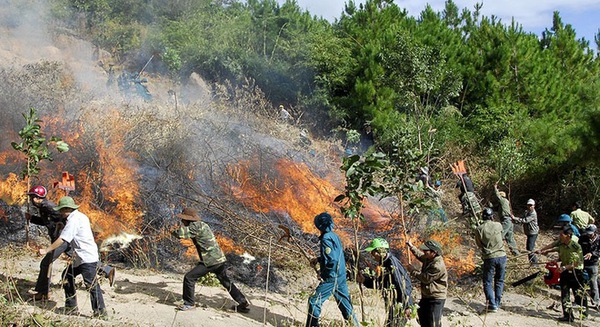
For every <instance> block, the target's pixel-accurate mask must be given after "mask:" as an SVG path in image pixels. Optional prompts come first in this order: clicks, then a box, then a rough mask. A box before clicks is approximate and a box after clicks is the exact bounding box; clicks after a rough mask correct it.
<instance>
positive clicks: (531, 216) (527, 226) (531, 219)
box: [513, 199, 540, 265]
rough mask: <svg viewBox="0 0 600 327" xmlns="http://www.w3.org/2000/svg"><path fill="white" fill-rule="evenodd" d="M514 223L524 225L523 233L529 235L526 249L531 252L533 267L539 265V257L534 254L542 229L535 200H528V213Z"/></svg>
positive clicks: (516, 218) (530, 260) (529, 255)
mask: <svg viewBox="0 0 600 327" xmlns="http://www.w3.org/2000/svg"><path fill="white" fill-rule="evenodd" d="M513 222H515V223H518V224H523V231H524V232H525V235H527V244H526V246H525V248H526V249H527V251H528V252H529V254H528V257H529V262H530V263H531V264H532V265H537V262H538V260H537V256H536V255H535V253H534V252H533V251H534V249H535V241H536V240H537V236H538V233H539V232H540V227H539V226H538V219H537V212H536V211H535V201H534V200H533V199H529V200H527V211H525V214H524V217H522V218H519V217H514V216H513Z"/></svg>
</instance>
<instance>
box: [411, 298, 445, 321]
mask: <svg viewBox="0 0 600 327" xmlns="http://www.w3.org/2000/svg"><path fill="white" fill-rule="evenodd" d="M445 303H446V299H421V301H419V309H417V315H418V316H419V324H421V327H442V311H443V310H444V304H445Z"/></svg>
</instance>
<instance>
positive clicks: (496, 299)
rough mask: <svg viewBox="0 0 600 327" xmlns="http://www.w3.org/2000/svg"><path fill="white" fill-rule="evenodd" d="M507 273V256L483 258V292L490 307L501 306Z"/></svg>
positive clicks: (496, 307)
mask: <svg viewBox="0 0 600 327" xmlns="http://www.w3.org/2000/svg"><path fill="white" fill-rule="evenodd" d="M505 273H506V256H504V257H499V258H492V259H484V260H483V293H484V294H485V300H486V302H487V306H488V308H490V309H498V308H499V307H500V302H501V301H502V292H503V291H504V274H505Z"/></svg>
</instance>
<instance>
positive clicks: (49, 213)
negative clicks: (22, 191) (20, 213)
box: [25, 185, 69, 301]
mask: <svg viewBox="0 0 600 327" xmlns="http://www.w3.org/2000/svg"><path fill="white" fill-rule="evenodd" d="M27 195H28V196H29V200H30V201H31V204H32V205H33V206H34V207H36V208H37V209H38V212H39V214H38V215H32V214H29V213H26V214H25V217H26V218H27V219H28V220H29V221H31V223H33V224H36V225H39V226H45V227H46V228H47V229H48V236H50V241H51V243H54V241H56V239H57V238H58V236H60V232H61V231H62V229H63V228H64V227H65V220H64V218H63V217H62V216H61V214H60V213H59V212H57V211H55V210H54V207H55V206H56V205H55V204H54V203H52V201H50V200H48V199H47V198H46V195H48V191H47V190H46V188H45V187H43V186H41V185H37V186H34V187H32V188H31V189H30V190H29V192H27ZM68 248H69V243H67V242H65V243H63V244H61V246H59V247H58V248H56V249H55V250H54V251H50V252H48V253H47V254H46V255H45V256H44V258H43V259H42V262H41V263H40V272H39V274H38V278H37V281H36V283H35V289H34V290H35V294H34V295H33V299H35V300H38V301H39V300H47V299H48V298H49V290H50V265H52V262H54V260H56V259H57V258H58V257H59V256H60V255H61V254H62V253H63V252H65V251H67V249H68Z"/></svg>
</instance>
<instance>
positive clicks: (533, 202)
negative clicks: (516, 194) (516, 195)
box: [527, 199, 535, 206]
mask: <svg viewBox="0 0 600 327" xmlns="http://www.w3.org/2000/svg"><path fill="white" fill-rule="evenodd" d="M530 204H531V205H532V206H534V205H535V201H533V199H529V200H527V205H530Z"/></svg>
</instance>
